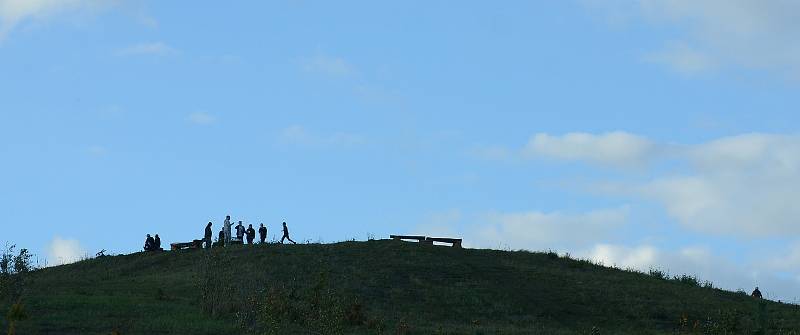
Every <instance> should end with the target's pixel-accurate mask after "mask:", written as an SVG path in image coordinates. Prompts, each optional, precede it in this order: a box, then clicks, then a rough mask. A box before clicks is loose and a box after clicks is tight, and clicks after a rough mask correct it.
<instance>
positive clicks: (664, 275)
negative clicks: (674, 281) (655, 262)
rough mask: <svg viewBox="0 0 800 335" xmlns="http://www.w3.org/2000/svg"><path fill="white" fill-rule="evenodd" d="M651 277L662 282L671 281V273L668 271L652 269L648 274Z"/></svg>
mask: <svg viewBox="0 0 800 335" xmlns="http://www.w3.org/2000/svg"><path fill="white" fill-rule="evenodd" d="M647 274H649V275H650V277H653V278H656V279H661V280H669V273H668V272H666V271H662V270H659V269H656V268H650V271H648V272H647Z"/></svg>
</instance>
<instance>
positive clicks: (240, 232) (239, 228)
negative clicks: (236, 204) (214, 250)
mask: <svg viewBox="0 0 800 335" xmlns="http://www.w3.org/2000/svg"><path fill="white" fill-rule="evenodd" d="M245 230H246V229H244V225H242V221H239V224H238V225H236V239H238V240H239V241H240V242H244V233H245Z"/></svg>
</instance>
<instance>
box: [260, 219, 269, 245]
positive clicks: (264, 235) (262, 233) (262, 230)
mask: <svg viewBox="0 0 800 335" xmlns="http://www.w3.org/2000/svg"><path fill="white" fill-rule="evenodd" d="M258 237H259V238H261V243H264V241H266V240H267V227H264V224H263V223H262V224H261V228H258Z"/></svg>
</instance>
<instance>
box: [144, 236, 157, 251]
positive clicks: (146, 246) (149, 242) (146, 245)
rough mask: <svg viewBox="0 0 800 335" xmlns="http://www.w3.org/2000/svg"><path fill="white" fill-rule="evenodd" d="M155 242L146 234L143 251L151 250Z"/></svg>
mask: <svg viewBox="0 0 800 335" xmlns="http://www.w3.org/2000/svg"><path fill="white" fill-rule="evenodd" d="M155 243H156V241H155V240H153V238H152V237H151V236H150V234H147V239H145V240H144V251H153V245H154V244H155Z"/></svg>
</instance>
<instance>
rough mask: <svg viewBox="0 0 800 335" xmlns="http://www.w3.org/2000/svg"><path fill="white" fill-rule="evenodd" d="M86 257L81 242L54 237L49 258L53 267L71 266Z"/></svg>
mask: <svg viewBox="0 0 800 335" xmlns="http://www.w3.org/2000/svg"><path fill="white" fill-rule="evenodd" d="M85 256H86V251H85V250H84V249H83V248H82V247H81V244H80V242H78V240H74V239H64V238H61V237H58V236H56V237H54V238H53V240H52V241H50V245H49V246H48V258H49V259H50V263H51V264H53V265H62V264H69V263H73V262H76V261H79V260H80V259H81V258H82V257H85Z"/></svg>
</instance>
